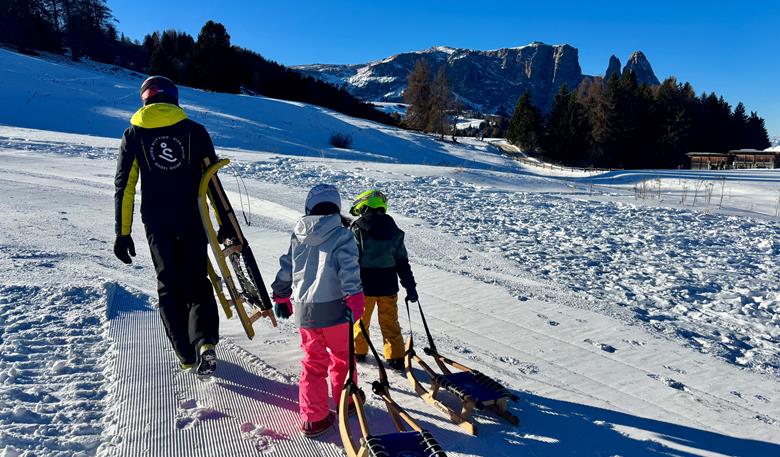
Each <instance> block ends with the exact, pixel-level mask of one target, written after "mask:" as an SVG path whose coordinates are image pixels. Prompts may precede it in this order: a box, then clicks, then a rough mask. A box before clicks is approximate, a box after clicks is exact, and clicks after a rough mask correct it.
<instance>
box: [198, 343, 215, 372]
mask: <svg viewBox="0 0 780 457" xmlns="http://www.w3.org/2000/svg"><path fill="white" fill-rule="evenodd" d="M198 352H199V353H200V355H199V357H198V369H197V373H198V376H211V375H212V374H213V373H214V371H215V370H216V369H217V352H216V351H215V350H214V345H213V344H204V345H202V346H201V347H200V351H198Z"/></svg>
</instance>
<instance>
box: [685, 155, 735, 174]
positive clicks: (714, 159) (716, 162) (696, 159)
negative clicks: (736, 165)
mask: <svg viewBox="0 0 780 457" xmlns="http://www.w3.org/2000/svg"><path fill="white" fill-rule="evenodd" d="M686 155H687V156H688V158H689V159H690V160H691V167H690V168H691V170H725V169H726V168H730V167H731V161H730V159H731V156H730V155H729V154H726V153H724V152H689V153H688V154H686Z"/></svg>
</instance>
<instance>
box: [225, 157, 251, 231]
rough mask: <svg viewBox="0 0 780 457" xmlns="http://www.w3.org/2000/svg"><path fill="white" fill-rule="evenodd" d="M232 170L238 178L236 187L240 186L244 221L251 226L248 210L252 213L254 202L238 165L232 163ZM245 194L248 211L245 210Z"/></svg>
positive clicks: (240, 200) (239, 199)
mask: <svg viewBox="0 0 780 457" xmlns="http://www.w3.org/2000/svg"><path fill="white" fill-rule="evenodd" d="M230 172H231V173H233V177H234V178H236V187H237V188H238V204H239V205H241V215H243V216H244V222H246V225H247V226H251V225H252V222H250V220H249V217H247V215H246V213H247V211H248V212H249V213H250V214H251V213H252V202H251V200H250V199H249V190H248V189H247V187H246V181H244V177H243V176H240V175H239V170H238V167H235V166H233V165H230ZM239 180H240V181H239ZM242 186H243V188H244V191H243V192H242V191H241V187H242ZM244 194H246V206H247V210H246V211H244Z"/></svg>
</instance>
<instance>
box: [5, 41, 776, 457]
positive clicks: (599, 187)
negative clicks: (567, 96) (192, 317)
mask: <svg viewBox="0 0 780 457" xmlns="http://www.w3.org/2000/svg"><path fill="white" fill-rule="evenodd" d="M26 59H30V60H29V61H28V60H26ZM0 60H3V62H6V63H9V65H6V66H0V78H2V79H0V83H2V84H0V102H2V103H0V119H2V121H0V122H2V123H3V124H6V125H5V126H0V195H3V198H0V214H2V217H0V386H1V388H0V451H2V454H0V455H4V456H30V455H47V456H49V455H51V456H71V455H101V456H115V455H116V456H120V455H121V456H137V455H150V456H154V455H165V456H179V455H182V456H184V455H187V456H211V455H226V454H229V455H237V456H244V455H247V456H250V455H269V456H305V457H309V456H311V457H315V456H330V455H340V454H341V453H342V452H343V451H342V450H341V446H340V440H339V438H338V435H337V433H336V432H335V431H333V432H331V433H330V434H328V435H326V436H325V437H323V438H322V439H321V440H318V441H306V440H304V439H302V438H301V437H300V435H299V434H298V432H297V426H298V424H297V412H296V411H297V405H296V398H297V383H298V377H297V376H298V372H299V361H300V358H301V351H300V349H299V347H298V344H299V343H298V341H299V340H298V334H297V330H296V329H295V328H294V326H293V325H292V324H291V323H289V322H282V323H281V325H280V327H279V328H276V329H274V328H272V327H271V326H270V325H268V324H267V323H266V322H262V321H261V322H258V323H256V325H255V327H256V329H257V332H258V335H257V337H256V338H255V339H254V340H253V341H249V340H247V339H246V337H245V336H244V334H243V331H242V329H241V327H240V325H239V324H238V323H237V321H235V320H230V321H228V320H225V319H224V318H223V320H222V321H221V333H222V337H223V340H222V343H221V344H220V346H219V347H218V355H219V357H220V360H221V362H220V368H219V370H218V372H217V376H216V377H215V379H214V382H213V383H198V382H195V381H194V379H193V378H192V376H190V374H189V373H181V372H178V371H177V369H176V365H175V362H174V357H173V355H172V354H171V352H170V350H169V348H168V344H167V342H166V341H164V338H163V337H162V336H161V331H162V329H161V326H160V322H159V318H158V316H157V314H156V309H155V306H156V292H155V288H156V283H155V281H154V269H153V266H152V264H151V260H150V258H149V253H148V249H147V248H146V247H145V242H144V240H143V238H144V237H143V227H142V226H141V225H140V217H136V218H135V221H136V225H135V227H134V237H135V241H136V247H137V250H138V257H136V259H135V263H134V264H133V265H132V266H125V265H123V264H121V263H120V262H119V261H118V260H116V259H115V258H114V257H113V254H112V250H111V243H112V241H113V193H114V188H113V175H114V170H115V162H114V161H115V153H116V148H117V144H118V139H117V138H118V137H119V135H120V132H121V131H122V129H123V128H124V127H125V125H126V123H127V119H126V118H124V119H123V118H122V117H121V115H120V114H118V113H115V114H114V115H113V116H109V115H106V114H105V113H106V112H107V109H106V105H105V104H101V103H102V102H100V100H108V99H111V98H110V97H111V95H112V94H113V95H117V96H118V94H120V93H124V94H125V95H124V97H125V99H122V100H119V99H116V100H115V101H116V104H117V105H116V106H121V107H123V108H121V110H122V111H123V112H124V114H122V115H127V116H129V114H130V113H131V112H132V110H133V108H134V107H135V105H136V93H135V88H134V87H135V84H137V82H138V81H139V80H140V77H138V76H136V75H131V74H126V73H124V72H120V74H116V75H115V74H112V73H110V72H109V70H108V69H109V68H110V67H105V66H100V65H94V66H93V65H89V64H78V65H73V64H70V63H66V62H56V61H55V62H52V61H50V60H43V59H36V58H29V57H24V56H18V55H15V54H12V53H8V52H6V51H0ZM25 65H27V66H29V67H30V68H31V69H33V70H35V73H32V74H26V73H25V70H24V68H25ZM9 68H10V70H9ZM47 72H48V73H47ZM43 75H48V76H43ZM25 78H27V79H30V80H31V81H38V82H30V83H25V82H24V81H23V80H24V79H25ZM36 78H38V79H36ZM47 78H48V80H49V82H47ZM87 81H91V82H87ZM25 84H26V85H25ZM41 85H42V86H43V87H46V88H47V89H46V92H45V94H46V96H45V97H43V96H42V97H41V98H42V99H50V100H51V108H49V107H48V105H47V104H46V103H45V102H44V101H42V100H37V98H38V95H35V96H34V97H31V94H33V93H38V92H36V91H35V90H34V89H32V88H33V87H37V86H41ZM90 85H92V86H91V87H92V89H91V90H86V88H87V87H90ZM117 86H122V87H121V88H120V87H117ZM82 89H83V90H82ZM24 90H28V91H30V92H26V93H27V96H26V97H23V96H21V95H20V93H24V92H23V91H24ZM71 91H75V92H77V93H80V94H82V95H81V96H79V95H77V94H76V93H71ZM183 92H184V95H183V96H184V104H185V106H186V107H188V109H189V110H190V112H194V113H198V112H200V113H202V114H201V115H202V118H201V120H203V121H204V122H206V125H207V126H208V127H209V128H210V129H211V130H212V131H214V132H215V136H216V137H217V140H216V141H217V144H218V145H219V146H221V147H219V148H218V153H219V154H220V155H222V156H228V157H230V158H231V159H232V160H233V165H231V167H230V168H229V169H228V170H225V172H224V173H223V182H224V183H225V184H226V186H227V188H228V191H229V195H230V197H231V200H232V201H233V202H234V206H236V208H237V209H238V210H241V208H243V209H244V210H245V211H246V212H247V217H248V218H249V219H250V221H251V222H252V224H251V225H249V226H245V231H246V234H247V236H248V237H249V239H250V241H251V243H252V246H253V248H254V251H255V254H256V256H257V260H258V263H259V265H260V269H261V272H262V273H263V275H264V277H265V278H266V279H267V280H270V278H272V277H273V275H274V274H275V271H276V268H277V266H278V263H277V262H278V257H279V256H280V255H281V254H282V253H283V252H285V250H286V248H287V245H286V243H287V241H288V240H289V231H290V229H291V227H292V225H293V223H294V221H295V220H296V219H297V217H299V216H300V214H301V208H302V206H303V200H304V197H305V195H306V192H307V190H308V188H309V187H310V186H311V185H313V184H315V183H318V182H330V183H333V184H335V185H337V186H338V187H339V189H340V190H341V192H342V193H343V199H344V200H345V201H349V199H351V198H352V197H354V196H355V195H356V194H358V193H359V192H361V191H362V190H365V189H366V188H368V187H373V186H376V187H380V188H382V189H384V190H385V191H386V192H387V193H388V194H389V195H390V208H391V212H392V213H393V215H394V216H395V217H396V220H397V221H398V223H399V225H400V226H401V227H402V228H403V229H404V231H405V232H406V240H407V247H408V249H409V252H410V256H411V261H412V268H413V270H414V272H415V276H416V278H417V281H418V283H419V291H420V296H421V300H422V304H423V306H424V307H425V309H426V317H427V318H428V320H429V323H430V325H431V327H432V331H433V333H434V337H435V338H436V339H437V343H438V346H439V347H440V349H441V350H442V351H443V352H445V353H447V354H449V355H452V356H453V357H455V358H458V359H461V360H464V361H466V362H467V363H468V364H470V365H472V366H473V367H474V368H476V369H478V370H480V371H482V372H484V373H486V374H488V375H491V376H495V377H496V378H497V379H499V380H501V381H502V382H504V383H505V384H506V385H507V386H508V387H509V389H510V390H512V391H513V392H514V393H516V394H517V395H518V396H519V397H520V402H519V403H517V404H514V405H512V406H511V409H512V411H513V412H514V413H515V414H517V415H518V416H519V418H520V421H521V425H520V426H519V427H517V428H513V427H510V426H508V425H506V424H504V423H498V422H496V421H494V420H493V419H492V418H491V417H490V416H487V415H482V414H478V415H477V420H478V422H479V424H480V427H481V431H480V436H478V437H471V436H467V435H465V434H463V433H462V432H460V431H459V430H457V429H456V428H455V427H454V426H452V425H451V424H449V423H448V422H447V421H445V420H444V419H443V418H442V417H441V416H440V415H439V414H438V413H437V411H435V410H434V409H431V408H429V407H428V406H427V405H426V404H424V403H423V402H422V401H421V400H420V399H419V398H418V397H417V396H416V395H414V394H413V391H412V390H411V389H410V386H409V384H408V382H407V380H406V379H405V378H404V377H402V376H400V375H397V374H391V380H390V381H391V387H392V395H393V397H394V398H395V399H396V400H397V401H398V402H399V403H401V404H402V405H403V406H404V407H405V408H407V409H408V411H409V412H410V414H412V415H413V416H414V417H415V418H416V419H418V420H419V421H420V422H421V423H422V424H423V425H424V426H425V427H426V428H428V429H429V430H430V431H431V432H432V433H433V434H434V436H436V437H437V438H438V439H439V441H440V442H441V443H442V444H443V445H444V446H445V449H446V450H447V451H448V455H450V456H458V457H460V456H515V455H532V456H549V455H552V456H568V455H575V454H576V455H586V456H604V455H610V456H613V455H620V456H659V455H683V456H693V455H705V456H719V455H744V456H774V455H780V384H779V383H778V376H779V375H780V313H779V312H778V309H779V308H778V306H779V305H780V286H778V284H780V270H778V268H777V264H778V259H780V222H779V221H778V219H777V218H776V217H774V216H773V213H770V210H771V200H770V199H767V198H765V197H763V196H764V195H765V194H768V195H775V194H776V192H777V189H780V176H779V175H778V173H776V172H773V171H762V172H749V173H740V172H729V173H718V174H716V175H717V176H714V175H712V173H709V172H707V173H704V172H695V173H694V172H686V171H675V172H668V173H669V174H666V175H662V174H661V173H660V172H654V171H636V172H614V173H611V174H604V175H596V176H588V175H587V174H585V173H571V172H567V171H564V170H559V171H555V173H556V174H558V175H559V176H557V177H550V176H545V175H544V174H545V173H552V172H550V171H549V170H545V169H543V168H541V167H533V166H528V167H525V166H520V165H517V164H514V163H512V162H509V161H508V160H507V159H505V158H503V157H501V156H499V155H498V154H497V153H495V152H492V151H494V150H495V149H494V148H493V147H492V146H489V145H486V144H480V143H473V144H471V143H469V144H467V145H465V146H463V145H455V146H453V145H447V146H441V144H440V143H438V142H435V141H433V140H430V139H429V138H428V137H425V136H421V135H415V134H410V133H407V132H402V131H398V130H396V129H388V128H386V127H383V126H377V125H376V124H372V123H367V122H363V121H359V120H354V119H349V118H346V117H344V116H340V115H338V114H334V113H331V112H328V111H326V110H321V109H318V108H312V107H309V106H306V105H298V104H291V103H286V102H280V101H276V100H269V99H263V98H251V97H242V96H227V95H219V94H208V93H203V92H200V91H190V90H188V89H185V90H184V91H183ZM41 93H43V92H41ZM80 97H83V99H84V100H83V101H82V98H80ZM28 99H30V102H29V103H33V100H37V101H36V102H35V103H40V104H39V105H36V106H35V107H33V108H28V107H27V100H28ZM192 100H197V103H192ZM89 103H94V104H93V105H90V104H89ZM66 108H71V109H70V110H69V111H68V110H66ZM199 110H200V111H199ZM277 111H279V115H278V118H277V115H276V114H277ZM36 112H38V113H42V114H41V115H40V116H35V115H34V114H35V113H36ZM68 113H70V114H68ZM217 113H218V114H217ZM68 115H70V116H71V117H70V122H67V119H66V117H67V116H68ZM250 115H251V116H250ZM226 119H235V121H234V122H235V125H234V126H231V124H230V123H229V122H227V121H226ZM279 119H284V122H282V121H279ZM329 119H330V120H329ZM333 119H342V120H341V121H340V122H342V125H351V126H353V127H354V128H355V129H356V131H357V132H358V133H356V134H355V147H356V148H358V147H359V142H358V139H359V138H364V139H367V140H366V141H368V139H371V138H377V141H376V143H372V144H373V146H372V148H374V149H367V150H361V152H355V151H350V150H336V149H329V148H327V147H326V146H321V145H320V143H318V142H319V141H320V140H321V141H322V142H327V136H328V131H327V130H320V129H325V128H326V127H327V126H329V125H330V124H329V122H333V121H332V120H333ZM36 123H40V125H38V124H36ZM38 128H46V129H47V130H39V129H38ZM58 130H59V131H58ZM64 132H76V133H64ZM242 132H243V133H246V132H249V133H247V134H246V135H242ZM258 132H259V134H261V136H260V137H253V135H254V134H258ZM83 133H89V134H91V135H100V136H88V135H84V134H83ZM299 137H300V138H299ZM283 138H288V139H290V140H289V141H290V143H285V142H284V141H282V140H281V139H283ZM379 138H390V139H388V140H387V141H388V143H385V142H383V141H379V140H378V139H379ZM388 144H392V147H390V146H388ZM274 145H278V146H279V147H280V149H279V150H277V149H273V148H272V146H274ZM430 145H434V146H431V147H434V149H433V150H428V147H429V146H430ZM436 145H438V146H436ZM238 147H242V148H243V149H237V148H238ZM307 148H308V149H307ZM318 148H320V149H319V150H324V151H325V152H326V154H327V155H329V156H331V157H335V158H334V159H329V158H323V157H322V156H321V155H320V154H319V153H314V151H315V150H317V149H318ZM321 148H325V149H321ZM383 148H384V149H383ZM366 152H370V153H371V154H370V155H366ZM459 154H467V157H469V159H470V160H467V161H463V160H462V159H461V156H460V155H459ZM307 156H309V157H307ZM386 157H391V159H392V160H389V159H386ZM437 157H438V158H441V159H442V160H445V159H446V160H447V161H448V162H449V163H455V164H457V165H463V166H457V167H441V166H430V165H436V164H438V162H435V161H434V160H432V158H437ZM524 167H525V168H524ZM233 175H238V176H241V177H243V179H244V180H245V183H246V189H247V191H248V196H247V195H243V196H242V197H243V198H239V195H238V194H237V193H236V191H237V189H238V186H237V184H236V181H235V179H234V178H233ZM658 176H661V177H663V179H662V180H661V181H663V183H664V184H663V190H664V192H666V193H664V192H662V193H660V196H661V198H660V199H658V198H652V197H651V196H652V195H653V193H652V190H648V192H647V195H645V196H644V197H645V198H638V197H637V196H635V193H634V186H635V185H636V184H638V183H642V182H650V181H653V182H654V181H655V177H658ZM724 176H725V177H727V178H728V179H727V185H728V186H729V187H728V189H729V190H728V191H727V192H725V193H724V197H723V204H722V205H719V204H718V203H716V202H713V201H710V202H705V200H704V197H703V196H701V195H699V196H698V200H695V201H692V200H693V197H692V196H691V194H690V193H692V192H693V190H692V189H691V188H688V189H687V190H686V192H689V193H688V194H687V195H688V197H687V200H685V201H683V202H680V192H681V189H682V187H683V184H682V183H683V182H685V181H686V180H689V182H691V183H706V182H715V183H720V182H721V181H722V180H721V178H722V177H724ZM674 183H677V184H674ZM675 186H676V187H675ZM667 189H669V190H667ZM675 192H676V193H675ZM699 192H701V190H699ZM247 197H248V199H247ZM751 198H753V199H755V200H756V201H759V202H760V204H759V205H757V206H756V208H760V209H761V211H760V212H763V214H760V212H757V211H754V210H751V209H749V208H744V207H743V206H742V204H743V203H744V202H745V201H747V200H749V199H751ZM239 202H241V204H239ZM719 206H722V208H719ZM401 314H402V315H403V313H401ZM412 319H413V322H412V325H411V328H412V329H413V330H414V331H415V337H416V338H415V340H416V341H422V340H423V338H424V334H423V333H422V329H421V327H420V323H419V318H418V317H417V316H416V314H415V313H413V315H412ZM401 323H402V327H403V329H404V332H405V333H406V334H408V332H409V331H410V323H409V322H407V321H406V319H405V318H402V319H401ZM373 335H379V331H378V329H376V328H375V329H374V333H373ZM375 342H378V339H377V338H375ZM359 370H360V373H361V374H360V379H361V384H362V385H363V387H364V388H366V389H367V390H370V388H369V384H367V383H369V382H370V381H372V380H374V379H375V378H376V371H375V366H374V364H373V361H371V360H370V361H369V363H368V364H362V365H360V368H359ZM368 414H369V417H370V419H371V424H372V426H373V427H375V430H377V431H383V430H388V427H389V423H388V418H387V415H386V414H385V413H384V410H383V406H382V403H381V401H380V400H379V399H377V398H375V397H373V396H372V395H369V407H368Z"/></svg>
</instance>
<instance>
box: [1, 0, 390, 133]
mask: <svg viewBox="0 0 780 457" xmlns="http://www.w3.org/2000/svg"><path fill="white" fill-rule="evenodd" d="M114 24H115V19H114V17H113V15H112V13H111V10H110V8H109V7H108V5H107V4H106V1H105V0H0V42H2V43H7V44H10V45H13V46H16V47H18V48H20V49H21V50H22V51H27V50H39V51H48V52H54V53H67V54H68V55H70V56H71V57H72V58H73V59H74V60H79V59H81V58H83V57H89V58H91V59H93V60H96V61H99V62H104V63H110V64H114V65H118V66H121V67H125V68H129V69H131V70H135V71H139V72H142V73H146V74H156V75H163V76H166V77H168V78H171V79H172V80H173V81H174V82H176V83H177V84H182V85H186V86H190V87H196V88H200V89H206V90H212V91H217V92H228V93H240V92H244V93H248V94H256V95H264V96H267V97H273V98H280V99H284V100H293V101H299V102H304V103H311V104H315V105H319V106H323V107H326V108H330V109H333V110H335V111H339V112H342V113H344V114H348V115H350V116H355V117H360V118H364V119H369V120H374V121H378V122H382V123H385V124H389V125H396V124H397V119H396V118H394V117H392V116H390V115H388V114H386V113H383V112H381V111H379V110H377V109H376V108H375V107H374V106H373V105H371V104H369V103H365V102H362V101H361V100H359V99H357V98H355V97H354V96H353V95H351V94H350V93H349V92H348V91H347V90H346V89H345V88H343V87H336V86H333V85H331V84H329V83H326V82H324V81H320V80H317V79H315V78H312V77H309V76H304V75H302V74H301V73H299V72H297V71H295V70H291V69H289V68H287V67H285V66H284V65H281V64H278V63H276V62H273V61H270V60H267V59H265V58H263V57H262V56H261V55H260V54H257V53H255V52H253V51H250V50H248V49H244V48H241V47H238V46H233V45H232V44H231V43H230V35H229V34H228V32H227V30H226V29H225V27H224V26H223V25H222V24H220V23H217V22H214V21H208V22H207V23H206V24H205V25H204V26H203V28H202V29H201V31H200V33H199V34H198V37H197V39H195V38H193V37H192V36H190V35H188V34H186V33H182V32H178V31H175V30H165V31H161V32H154V33H151V34H149V35H146V36H145V37H144V39H143V42H138V41H133V40H130V39H129V38H127V37H126V36H124V35H123V34H118V32H117V29H116V26H115V25H114Z"/></svg>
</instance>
